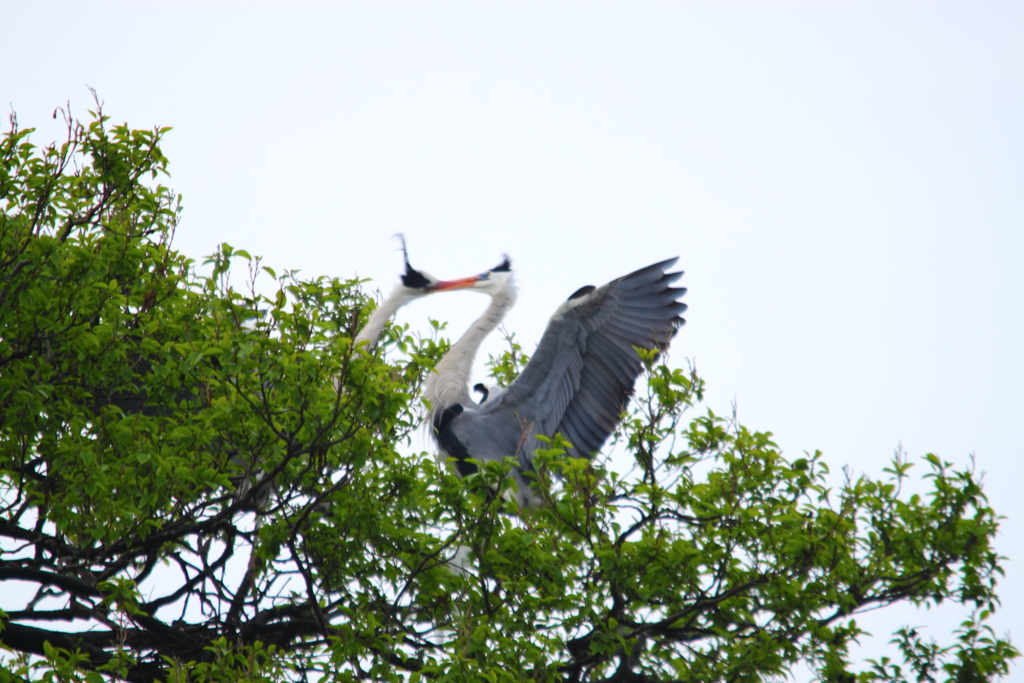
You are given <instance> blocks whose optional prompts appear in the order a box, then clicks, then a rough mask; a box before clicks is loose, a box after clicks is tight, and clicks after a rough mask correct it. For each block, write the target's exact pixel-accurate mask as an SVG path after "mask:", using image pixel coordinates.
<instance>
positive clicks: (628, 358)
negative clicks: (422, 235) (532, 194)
mask: <svg viewBox="0 0 1024 683" xmlns="http://www.w3.org/2000/svg"><path fill="white" fill-rule="evenodd" d="M677 260H678V258H672V259H668V260H666V261H661V262H660V263H655V264H653V265H650V266H647V267H646V268H641V269H640V270H638V271H636V272H633V273H630V274H629V275H625V276H623V277H620V278H618V279H616V280H612V281H611V282H609V283H608V284H606V285H603V286H601V287H593V286H590V285H588V286H586V287H582V288H580V289H578V290H577V291H576V292H575V293H573V295H572V296H570V297H569V298H568V300H566V301H565V302H564V303H563V304H562V305H561V306H559V308H558V310H556V311H555V313H554V315H553V316H551V320H550V321H549V323H548V327H547V330H546V331H545V332H544V336H543V337H542V338H541V341H540V344H539V345H538V346H537V350H536V352H535V353H534V355H533V357H532V359H531V360H530V362H529V363H528V364H527V365H526V367H525V368H524V369H523V372H522V373H521V374H520V375H519V377H518V378H517V379H516V380H515V381H514V382H512V384H510V385H509V387H508V388H507V389H505V390H504V391H502V392H500V393H496V392H493V391H488V392H485V396H484V398H485V400H484V401H481V403H479V404H478V403H476V402H475V401H473V399H472V397H471V395H470V389H469V373H470V370H471V369H472V365H473V360H474V358H475V357H476V354H477V351H478V350H479V348H480V344H481V343H482V342H483V340H484V338H485V337H486V336H487V335H488V334H490V332H491V331H492V330H494V328H496V327H497V326H498V325H499V324H500V323H501V320H502V319H503V318H504V316H505V314H506V313H507V312H508V311H509V309H510V308H511V307H512V305H513V304H514V303H515V299H516V287H515V282H514V278H513V274H512V268H511V264H510V262H509V260H508V259H507V258H506V259H505V261H504V262H503V263H502V264H501V265H499V266H498V267H497V268H494V269H492V270H490V271H488V272H486V273H483V274H482V275H478V276H476V277H473V278H464V279H462V280H454V281H450V282H448V283H446V285H447V287H446V288H447V289H458V288H467V289H474V290H477V291H481V292H484V293H487V294H489V295H490V296H491V303H490V305H489V306H488V307H487V310H485V311H484V314H483V315H482V316H481V317H480V318H479V319H478V320H477V321H476V322H475V323H473V325H472V326H471V327H470V328H469V330H468V331H467V332H466V333H465V334H464V335H463V336H462V338H461V339H459V341H458V342H456V343H455V344H454V345H453V346H452V348H451V350H450V351H449V352H448V354H447V355H446V356H445V357H444V358H443V359H442V360H441V361H440V362H439V363H438V364H437V367H436V368H435V372H434V373H431V375H430V376H429V377H428V378H427V381H426V383H425V386H424V398H425V400H426V401H427V403H428V405H429V407H430V412H431V426H432V432H433V434H434V437H435V440H436V441H437V445H438V448H439V449H440V450H441V452H442V455H444V456H446V457H447V458H451V459H453V460H454V465H455V469H456V470H457V472H458V473H459V474H460V475H461V476H468V475H470V474H472V473H474V472H476V471H477V466H476V464H475V463H473V462H471V460H477V461H480V462H488V461H495V460H501V459H502V458H504V457H508V456H511V457H514V458H516V460H517V461H518V466H517V468H516V470H515V471H514V475H515V477H516V480H517V481H516V483H517V496H518V502H519V505H520V506H521V507H537V506H538V505H539V504H540V500H541V499H540V497H539V494H538V493H537V491H536V490H535V489H534V488H533V487H532V485H531V484H532V481H531V480H532V479H533V478H532V477H531V476H528V474H529V473H531V472H532V471H533V453H534V451H535V450H536V449H537V448H544V447H546V444H545V443H544V442H542V441H541V440H539V439H538V438H537V437H539V436H545V437H549V438H550V437H553V436H554V435H555V434H561V435H562V436H563V437H565V438H566V439H568V440H569V442H570V443H571V444H572V446H573V448H572V449H571V450H570V452H569V453H568V455H570V456H573V457H587V458H590V457H592V456H593V455H594V454H595V453H596V452H597V451H598V450H599V449H600V448H601V446H602V445H604V442H605V441H606V440H607V438H608V436H609V435H610V434H611V433H612V431H613V430H614V429H615V427H616V426H617V425H618V423H619V420H620V419H621V415H622V413H623V411H624V410H625V407H626V402H627V401H628V400H629V398H630V396H631V395H632V393H633V386H634V384H635V383H636V378H637V377H638V376H639V375H640V372H641V370H642V368H643V363H642V362H641V360H640V356H639V354H638V353H637V352H636V350H635V349H634V348H633V347H640V348H644V349H648V350H657V351H664V350H665V349H667V348H668V344H669V342H670V340H671V339H672V337H673V336H674V335H675V333H676V330H677V329H678V328H679V327H680V326H681V325H682V324H683V323H684V322H685V321H684V320H683V319H682V318H681V317H680V314H681V313H682V312H683V311H685V310H686V308H687V306H686V304H684V303H681V302H679V301H678V300H679V299H680V298H681V297H682V296H683V294H685V293H686V289H685V288H672V287H671V286H670V285H671V284H672V283H673V282H675V281H676V280H678V279H679V278H680V277H681V276H682V273H681V272H676V273H668V272H666V270H667V269H668V268H670V267H671V266H672V265H673V264H674V263H675V262H676V261H677ZM478 390H479V389H478Z"/></svg>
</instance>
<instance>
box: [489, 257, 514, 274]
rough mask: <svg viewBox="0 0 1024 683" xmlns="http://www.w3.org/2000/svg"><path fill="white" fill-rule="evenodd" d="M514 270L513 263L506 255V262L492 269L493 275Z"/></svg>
mask: <svg viewBox="0 0 1024 683" xmlns="http://www.w3.org/2000/svg"><path fill="white" fill-rule="evenodd" d="M510 270H512V261H511V260H510V259H509V257H508V254H506V255H505V260H504V261H502V262H501V263H499V264H498V265H497V266H496V267H494V268H491V272H492V273H507V272H509V271H510Z"/></svg>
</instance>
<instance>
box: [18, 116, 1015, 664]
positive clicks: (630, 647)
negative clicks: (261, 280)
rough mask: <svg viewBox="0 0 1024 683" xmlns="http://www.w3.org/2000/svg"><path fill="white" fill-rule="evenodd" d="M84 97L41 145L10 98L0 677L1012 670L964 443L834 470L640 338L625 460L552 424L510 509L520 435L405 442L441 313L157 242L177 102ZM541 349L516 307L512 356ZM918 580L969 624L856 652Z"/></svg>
mask: <svg viewBox="0 0 1024 683" xmlns="http://www.w3.org/2000/svg"><path fill="white" fill-rule="evenodd" d="M66 121H67V125H68V128H67V139H66V141H65V142H63V143H61V144H54V145H50V146H48V147H44V148H40V147H36V146H34V145H33V144H32V142H30V134H31V132H32V130H31V129H21V128H19V127H18V125H17V121H16V120H15V119H14V117H13V116H12V119H11V126H10V129H9V131H8V132H7V133H6V134H5V135H4V137H3V139H2V142H0V207H2V209H3V211H2V214H0V610H3V611H0V681H15V680H35V679H39V678H44V679H46V680H53V679H55V678H56V679H57V680H62V681H82V680H84V681H88V683H99V682H100V681H102V680H103V679H104V678H106V679H111V680H113V679H123V680H129V681H133V682H135V681H137V682H139V683H150V682H153V681H182V682H183V681H228V680H230V681H278V680H301V681H305V680H330V681H335V680H337V681H345V680H364V679H370V680H408V681H420V680H438V681H443V680H470V679H472V680H491V681H520V680H545V681H600V680H607V681H675V680H682V681H740V680H743V681H746V680H764V679H771V678H774V677H782V676H785V675H787V674H788V673H789V672H791V671H793V670H794V668H795V667H796V666H797V665H800V664H807V665H809V666H810V667H811V668H812V670H813V671H815V672H816V675H817V676H818V677H819V678H820V680H823V681H843V682H847V681H865V682H866V681H940V680H941V681H958V682H959V681H983V680H992V679H994V678H996V677H999V676H1000V675H1003V674H1006V673H1007V671H1008V667H1009V663H1010V661H1011V659H1012V658H1013V657H1015V656H1016V654H1017V653H1016V651H1015V649H1014V648H1013V647H1012V646H1011V645H1010V643H1009V642H1008V640H1007V639H1005V638H1003V637H999V636H997V635H996V634H995V633H993V632H992V630H991V629H990V628H989V627H988V626H987V625H986V623H985V620H986V619H987V618H988V617H989V615H990V614H991V613H992V612H993V611H994V610H995V609H996V608H997V607H998V597H997V593H996V580H997V578H998V577H999V576H1001V575H1002V571H1001V569H1000V561H1001V559H1002V558H1000V557H999V556H998V555H997V553H996V552H995V550H994V548H993V545H992V543H993V538H994V536H995V534H996V532H997V529H998V522H999V517H998V516H997V515H996V513H995V512H994V511H993V510H992V509H991V508H990V507H989V505H988V502H987V500H986V498H985V495H984V492H983V490H982V487H981V483H980V481H979V478H978V476H977V475H976V474H975V473H974V471H973V469H962V468H957V467H955V466H953V465H952V464H951V463H948V462H945V461H944V460H942V459H940V458H938V457H936V456H934V455H927V456H925V458H924V459H922V461H921V462H919V463H913V464H912V463H911V462H909V461H908V460H907V459H906V458H904V457H902V456H897V457H896V458H895V459H894V461H893V463H892V466H891V467H890V468H889V469H887V470H886V471H885V472H884V473H882V476H881V478H872V477H868V476H866V475H865V476H854V475H853V474H851V473H848V474H847V476H846V477H845V479H844V480H843V481H842V483H841V485H838V486H837V485H831V486H830V484H829V481H830V480H829V479H828V478H827V475H828V472H829V470H828V468H827V466H826V464H825V460H824V457H823V456H822V454H820V453H814V454H810V455H806V456H805V457H800V458H797V459H792V460H791V459H789V458H787V457H785V456H784V455H783V454H782V453H781V452H780V451H779V449H778V447H777V446H776V445H775V443H773V441H772V437H771V434H770V433H766V432H756V431H751V430H748V429H747V428H745V427H744V426H742V425H741V424H739V423H738V422H737V421H736V419H735V418H734V417H733V418H728V419H727V418H723V417H721V416H719V415H716V414H715V413H714V412H712V411H711V410H708V409H701V408H700V407H699V405H700V401H701V399H702V394H703V381H702V380H701V379H700V378H699V377H698V376H697V375H696V373H695V371H693V370H692V369H691V370H689V371H684V370H681V369H678V368H671V367H668V366H666V365H664V364H661V363H659V361H658V360H657V359H656V358H654V357H653V356H651V357H649V358H648V359H647V360H648V366H649V371H648V374H647V377H646V383H645V384H644V386H643V387H642V389H641V390H640V391H639V392H638V396H637V397H636V398H635V399H634V401H633V403H632V404H631V406H630V409H629V413H628V414H627V415H626V416H625V419H624V421H623V424H622V426H621V428H620V430H619V433H618V434H617V436H616V440H617V444H618V446H617V447H618V448H621V449H624V450H625V451H626V452H628V453H629V454H631V456H632V458H633V460H634V462H635V463H636V464H635V467H634V469H633V470H632V471H631V472H628V473H617V472H615V471H612V470H611V469H610V468H609V467H607V461H605V460H600V459H599V460H598V461H597V462H594V463H591V462H587V461H584V460H573V459H568V458H566V457H564V453H565V450H564V449H565V446H566V444H565V442H564V441H562V440H561V439H560V438H558V437H556V438H555V439H553V440H552V441H551V443H550V444H549V445H550V448H548V449H546V450H541V451H539V452H538V453H537V455H536V459H537V462H538V464H539V468H538V478H539V480H540V483H539V485H540V486H541V487H542V490H543V491H544V495H545V498H546V501H547V502H546V505H545V506H544V507H543V508H542V509H540V510H537V511H529V512H520V511H518V510H515V509H512V503H509V502H507V501H506V498H505V497H503V496H501V495H499V493H500V491H501V490H502V489H503V488H507V487H509V486H511V485H512V478H511V477H510V476H509V472H510V468H511V467H512V464H513V463H512V462H511V461H509V462H507V463H492V464H488V465H486V466H482V467H481V470H480V472H479V473H478V474H475V475H472V476H470V477H468V478H466V479H459V478H457V477H456V476H454V475H453V474H452V473H451V472H450V471H449V470H448V469H447V467H446V466H444V465H443V464H439V463H437V462H436V461H435V459H434V457H433V456H432V455H431V454H427V453H416V452H413V449H412V448H411V443H412V441H411V439H410V437H411V435H412V434H413V432H414V430H416V429H418V427H419V424H420V417H421V415H420V412H421V411H420V407H419V405H418V403H417V395H418V388H419V386H420V383H421V382H422V380H423V378H424V376H425V373H427V372H429V371H430V369H431V368H432V367H433V365H434V363H435V362H436V361H437V360H438V359H439V358H440V357H441V356H443V354H444V353H445V351H446V350H447V348H448V343H447V341H445V340H444V339H439V338H435V336H436V335H435V336H430V337H420V336H416V335H412V334H410V333H409V331H408V329H405V328H401V327H398V326H391V327H389V328H388V329H387V330H386V331H385V335H384V337H383V338H382V339H381V340H380V342H379V343H378V345H377V346H376V347H372V348H371V347H367V346H365V345H364V346H360V347H359V348H354V347H353V344H352V339H353V337H354V336H355V333H356V331H357V330H358V328H359V325H360V321H362V320H365V317H366V314H367V312H368V310H369V309H370V308H371V307H372V306H373V302H372V299H370V298H368V297H367V295H366V294H365V293H364V292H363V291H362V289H361V283H360V282H359V281H358V280H342V279H337V278H329V277H318V278H313V279H302V278H299V277H298V276H297V275H296V274H295V273H292V272H284V273H282V274H281V275H278V274H277V273H276V272H275V271H273V270H272V269H270V268H267V267H265V266H262V265H261V262H260V260H259V259H258V258H253V257H252V256H250V255H249V254H248V253H246V252H244V251H242V250H239V249H233V248H232V247H230V246H228V245H226V244H225V245H221V246H220V247H219V248H218V250H217V252H216V253H215V254H214V255H213V256H212V257H210V259H209V260H207V261H206V262H205V263H202V264H196V263H195V262H193V261H192V260H190V259H189V258H187V257H185V256H184V255H182V254H180V253H178V252H176V251H175V250H174V249H173V248H172V247H171V238H172V237H173V234H174V230H175V228H176V226H177V224H178V221H179V220H180V219H181V216H182V212H181V206H180V202H179V201H178V198H177V197H176V196H175V194H174V193H173V192H172V191H171V190H170V189H168V188H167V187H165V186H164V185H162V184H161V181H162V179H163V176H164V175H165V173H166V169H167V163H168V162H167V159H166V158H165V157H164V156H163V154H162V153H161V151H160V142H161V140H162V138H163V136H164V135H165V134H166V132H167V130H168V129H165V128H158V129H154V130H150V131H139V130H132V129H130V128H129V127H127V126H126V125H121V126H114V125H111V122H110V120H109V118H108V117H106V116H105V115H104V114H103V113H102V111H101V110H100V108H99V107H97V108H96V112H95V113H93V114H92V118H91V120H89V121H88V123H85V124H81V123H78V122H76V121H74V120H73V119H71V118H70V117H67V119H66ZM240 267H241V273H240V274H239V270H240ZM260 273H267V274H269V275H270V276H271V277H272V278H273V279H274V280H275V281H276V282H277V288H276V291H275V292H273V293H272V294H269V295H267V294H261V293H259V292H257V290H256V287H255V279H256V277H257V275H259V274H260ZM239 280H241V282H242V283H243V284H242V285H241V286H240V287H241V288H240V289H239V288H238V287H239V285H238V284H237V282H238V281H239ZM436 327H437V328H438V331H440V330H441V329H443V326H440V325H438V326H436ZM522 362H524V357H523V355H522V350H521V349H520V348H519V346H518V344H516V343H515V340H514V339H512V338H510V339H509V350H508V351H507V352H506V353H504V354H503V355H502V356H500V357H497V358H492V360H491V367H492V371H493V376H494V377H495V378H497V379H498V380H499V381H501V382H502V383H507V382H508V381H510V380H511V379H512V378H514V377H515V376H516V374H517V373H518V370H519V367H520V364H521V363H522ZM912 465H917V466H919V467H923V468H924V474H923V475H922V478H921V479H922V482H923V484H924V485H925V486H926V488H927V490H926V491H925V492H924V493H918V494H908V493H905V492H904V491H903V484H904V483H905V482H906V481H907V480H908V478H909V477H910V476H911V473H912ZM901 601H910V602H912V603H914V604H918V605H935V604H938V603H941V602H946V601H952V602H955V603H958V604H960V605H963V608H964V621H963V625H962V628H961V629H960V630H959V631H958V632H956V633H954V634H952V635H950V634H926V633H924V632H922V631H920V630H915V629H911V628H909V627H904V628H898V629H895V630H894V631H893V633H892V634H891V638H892V641H893V643H894V644H895V645H896V648H897V650H898V652H899V656H898V657H894V658H892V659H888V658H882V659H880V660H878V661H868V662H858V663H855V662H851V661H850V655H849V648H850V645H851V643H853V642H854V641H856V639H857V638H858V637H860V636H863V635H864V634H863V632H862V631H861V630H860V629H859V628H858V626H857V623H856V616H857V614H858V612H859V611H861V610H864V609H866V608H875V607H880V606H885V605H889V604H892V603H896V602H901ZM875 635H876V636H878V635H880V634H875ZM933 635H937V636H938V637H939V638H940V640H933V639H932V636H933ZM883 637H884V636H883Z"/></svg>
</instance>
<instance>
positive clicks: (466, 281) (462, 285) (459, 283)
mask: <svg viewBox="0 0 1024 683" xmlns="http://www.w3.org/2000/svg"><path fill="white" fill-rule="evenodd" d="M479 281H480V276H479V275H476V276H474V277H464V278H461V279H459V280H438V281H437V282H435V283H434V286H433V287H431V288H430V291H432V292H444V291H448V290H452V289H466V288H467V287H472V286H473V285H475V284H476V283H477V282H479Z"/></svg>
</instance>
